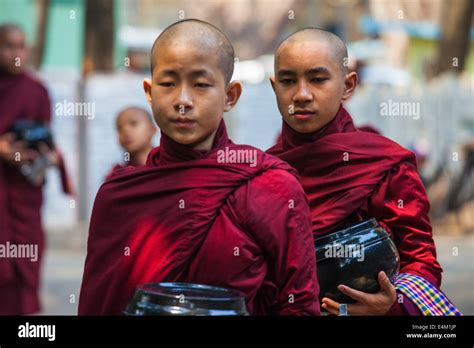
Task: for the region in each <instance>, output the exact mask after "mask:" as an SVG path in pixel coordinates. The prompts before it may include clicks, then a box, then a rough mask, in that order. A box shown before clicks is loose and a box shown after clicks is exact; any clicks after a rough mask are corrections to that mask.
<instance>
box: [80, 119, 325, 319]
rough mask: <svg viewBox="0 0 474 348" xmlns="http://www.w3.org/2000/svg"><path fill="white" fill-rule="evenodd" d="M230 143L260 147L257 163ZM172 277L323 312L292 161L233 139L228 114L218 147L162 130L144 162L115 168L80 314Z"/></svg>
mask: <svg viewBox="0 0 474 348" xmlns="http://www.w3.org/2000/svg"><path fill="white" fill-rule="evenodd" d="M226 148H227V150H229V151H237V150H239V151H246V150H247V151H256V152H255V153H256V154H257V161H256V165H255V166H251V165H249V163H229V162H231V161H230V160H229V161H226V160H224V161H222V160H223V159H224V158H223V157H220V154H222V153H221V151H224V150H225V149H226ZM229 159H230V157H229ZM223 162H224V163H223ZM164 281H166V282H190V283H199V284H208V285H216V286H222V287H226V288H231V289H235V290H237V291H240V292H241V293H242V294H243V295H245V297H246V302H247V306H248V310H249V312H250V313H251V314H310V315H317V314H319V303H318V299H317V296H318V293H319V287H318V284H317V278H316V261H315V252H314V246H313V238H312V233H311V223H310V220H309V208H308V206H307V201H306V197H305V195H304V191H303V189H302V188H301V185H300V184H299V182H298V179H297V178H296V176H295V172H294V170H293V169H292V168H291V167H290V166H288V165H287V164H286V163H284V162H282V161H281V160H279V159H277V158H276V157H273V156H270V155H268V154H265V153H263V152H262V151H260V150H257V149H255V148H252V147H250V146H245V145H235V144H233V143H232V141H231V140H230V139H228V137H227V133H226V130H225V125H224V122H223V121H222V122H221V125H220V126H219V129H218V131H217V133H216V137H215V140H214V145H213V148H212V150H211V151H208V152H201V151H194V150H191V149H190V148H189V147H188V146H185V145H181V144H178V143H176V142H174V141H173V140H172V139H170V138H169V137H167V136H166V135H165V134H162V136H161V140H160V147H158V148H155V149H154V150H152V151H151V153H150V155H149V157H148V161H147V166H146V167H126V168H124V169H122V170H117V171H116V172H115V174H114V175H113V176H112V178H111V179H110V180H109V181H107V182H106V183H105V184H104V185H102V187H101V188H100V190H99V192H98V194H97V197H96V200H95V204H94V209H93V213H92V219H91V224H90V230H89V240H88V253H87V259H86V263H85V268H84V277H83V281H82V289H81V296H80V300H79V314H121V313H122V311H123V310H124V309H125V307H126V305H127V303H128V302H129V301H130V299H131V297H132V295H133V293H134V290H135V288H136V287H137V286H138V285H140V284H143V283H148V282H164Z"/></svg>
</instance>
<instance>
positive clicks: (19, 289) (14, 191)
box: [0, 24, 71, 315]
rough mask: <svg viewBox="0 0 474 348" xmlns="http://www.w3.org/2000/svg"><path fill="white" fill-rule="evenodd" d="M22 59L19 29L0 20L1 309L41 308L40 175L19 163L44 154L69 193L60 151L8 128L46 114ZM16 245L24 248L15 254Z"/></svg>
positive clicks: (43, 97)
mask: <svg viewBox="0 0 474 348" xmlns="http://www.w3.org/2000/svg"><path fill="white" fill-rule="evenodd" d="M26 59H27V52H26V47H25V34H24V33H23V31H22V29H21V28H19V27H18V26H16V25H14V24H3V25H0V315H20V314H32V313H35V312H38V311H39V310H40V301H39V296H38V291H39V286H40V283H39V277H40V268H41V261H42V255H43V249H44V239H45V238H44V233H43V230H42V227H41V205H42V192H43V189H42V185H43V183H44V179H42V178H41V180H40V181H38V182H37V183H32V182H31V181H29V180H28V179H27V177H25V176H24V175H23V174H22V173H21V171H20V168H21V166H22V165H25V164H31V163H32V162H33V161H34V160H36V159H38V157H39V156H46V157H47V158H48V161H49V163H50V164H52V165H56V166H58V167H59V169H60V171H61V179H62V182H63V189H64V190H65V192H67V193H71V188H70V185H69V182H68V181H67V176H66V171H65V168H64V165H63V161H62V158H61V156H60V154H59V153H58V152H57V151H56V150H52V149H50V148H48V147H47V146H46V145H45V144H41V146H40V148H39V149H36V150H35V149H31V148H28V147H27V145H26V144H25V142H24V141H16V140H15V135H14V134H13V133H11V132H10V131H11V130H12V127H13V126H14V124H15V123H16V122H17V121H20V120H21V121H31V122H36V123H43V124H45V125H47V124H49V122H50V120H51V107H50V100H49V97H48V92H47V90H46V89H45V87H44V86H43V85H42V84H41V82H39V81H38V80H36V79H35V78H33V77H32V76H31V75H30V74H29V73H27V72H26V71H25V65H26ZM15 250H16V254H15ZM18 250H23V251H25V250H29V253H26V252H24V253H23V257H20V253H18V252H17V251H18ZM28 256H31V257H28Z"/></svg>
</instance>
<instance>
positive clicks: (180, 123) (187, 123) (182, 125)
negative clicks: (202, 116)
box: [171, 118, 196, 128]
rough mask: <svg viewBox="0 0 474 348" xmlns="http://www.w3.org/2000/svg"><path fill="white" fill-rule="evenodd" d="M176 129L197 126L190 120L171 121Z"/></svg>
mask: <svg viewBox="0 0 474 348" xmlns="http://www.w3.org/2000/svg"><path fill="white" fill-rule="evenodd" d="M171 122H172V123H173V124H174V125H175V126H176V127H179V128H189V127H192V126H194V125H195V124H196V121H194V120H191V119H189V118H178V119H175V120H172V121H171Z"/></svg>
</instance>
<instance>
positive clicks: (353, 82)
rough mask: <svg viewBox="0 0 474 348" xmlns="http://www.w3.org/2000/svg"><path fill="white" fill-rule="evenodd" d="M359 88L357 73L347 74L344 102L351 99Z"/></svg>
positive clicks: (343, 94)
mask: <svg viewBox="0 0 474 348" xmlns="http://www.w3.org/2000/svg"><path fill="white" fill-rule="evenodd" d="M356 86H357V73H356V72H355V71H353V72H350V73H348V74H346V77H345V78H344V92H343V93H342V100H347V99H349V98H350V96H351V95H352V93H354V90H355V88H356Z"/></svg>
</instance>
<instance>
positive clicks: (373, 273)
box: [315, 219, 400, 303]
mask: <svg viewBox="0 0 474 348" xmlns="http://www.w3.org/2000/svg"><path fill="white" fill-rule="evenodd" d="M315 247H316V261H317V268H318V280H319V286H320V293H319V294H320V299H322V298H323V297H329V298H331V299H333V300H335V301H337V302H339V303H353V302H355V301H354V300H352V299H351V298H349V297H348V296H346V295H344V294H342V293H341V292H340V291H339V290H338V289H337V286H338V285H339V284H344V285H347V286H349V287H351V288H354V289H357V290H360V291H363V292H367V293H376V292H378V291H379V289H380V288H379V285H378V281H377V275H378V273H379V272H380V271H385V273H386V274H387V276H388V277H389V278H390V279H391V280H392V281H393V280H394V279H395V277H396V276H397V274H398V270H399V267H400V257H399V255H398V251H397V248H396V246H395V244H394V243H393V241H392V240H391V239H390V237H389V235H388V233H387V232H386V231H385V229H383V228H382V227H381V226H380V225H379V224H378V223H377V222H376V221H375V219H371V220H367V221H364V222H361V223H359V224H357V225H354V226H350V227H348V228H346V229H344V230H341V231H337V232H333V233H330V234H327V235H325V236H322V237H319V238H316V240H315Z"/></svg>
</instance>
